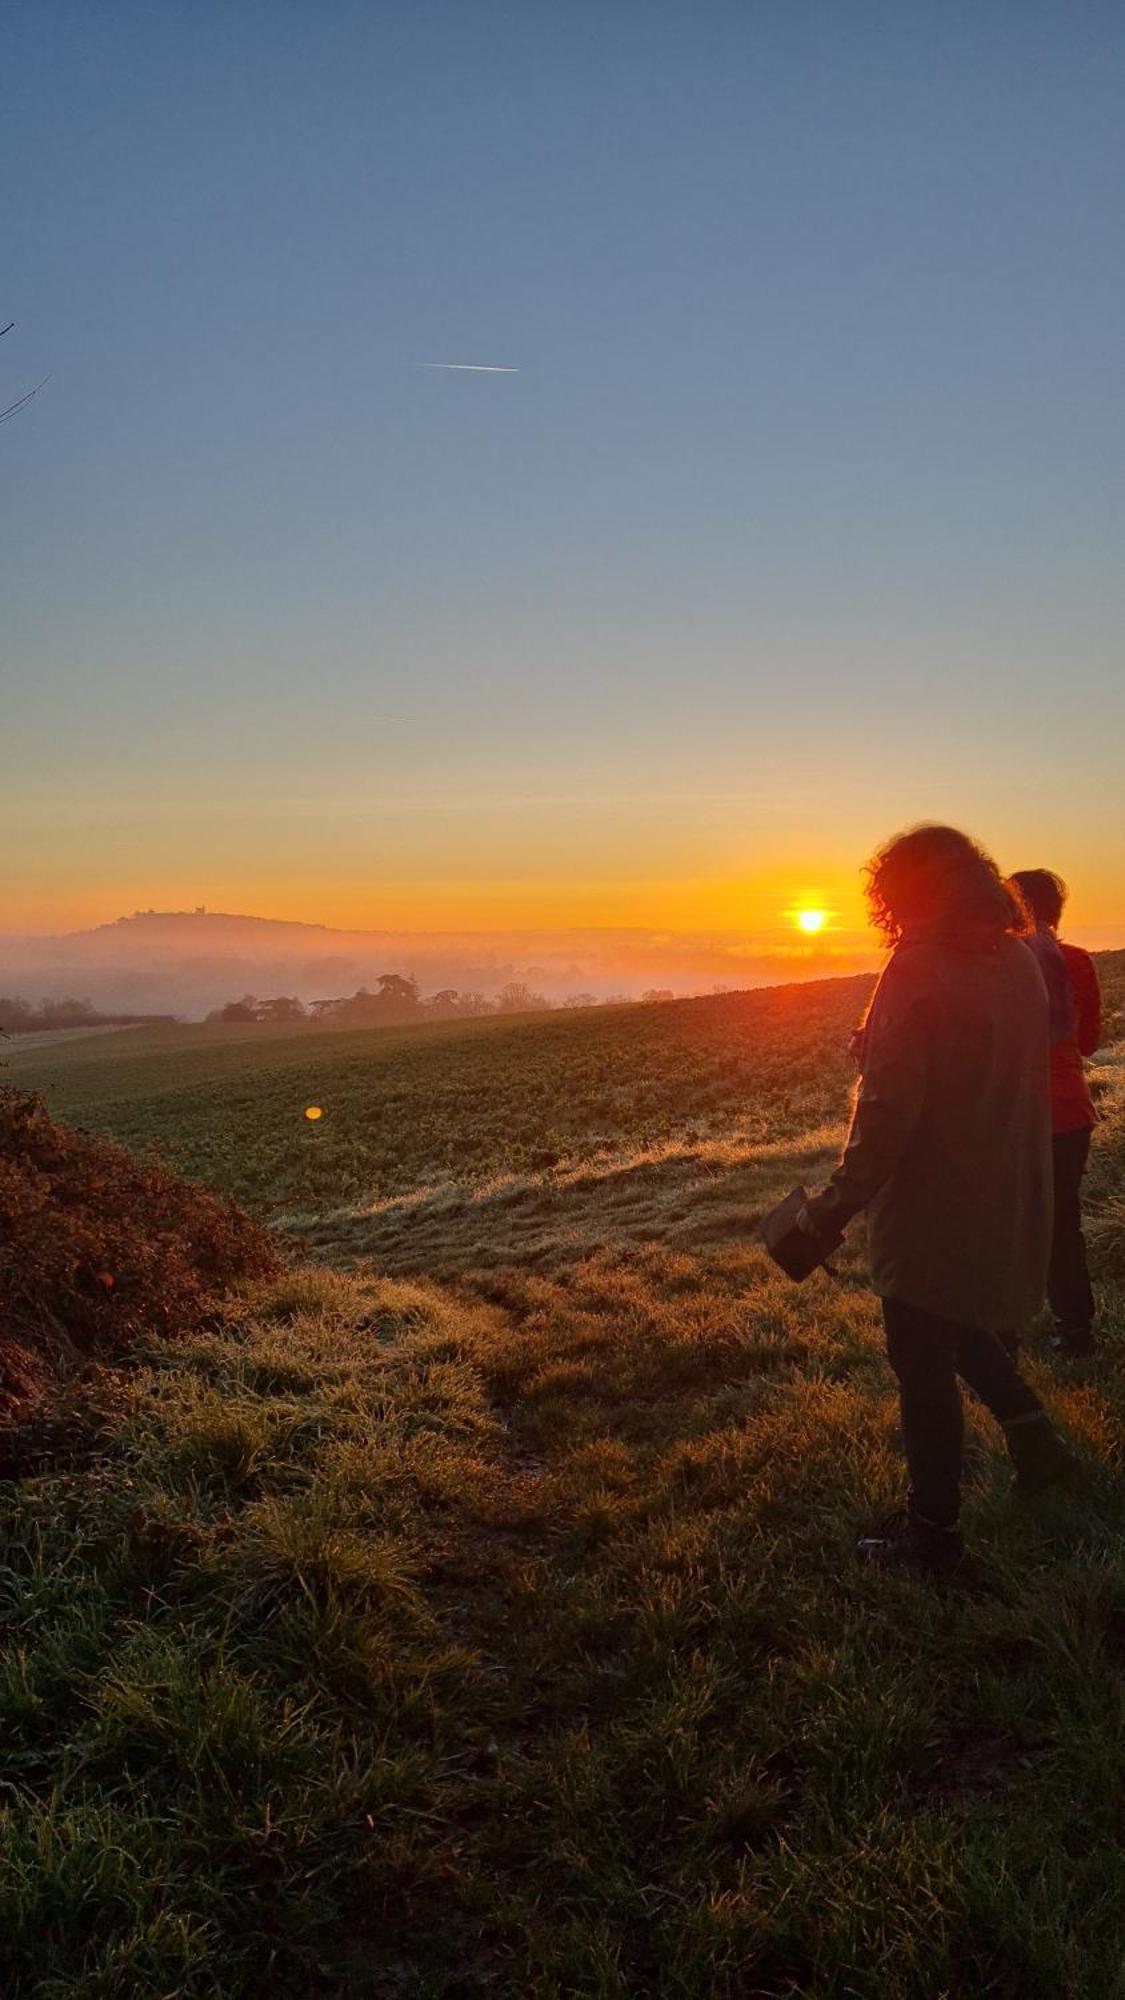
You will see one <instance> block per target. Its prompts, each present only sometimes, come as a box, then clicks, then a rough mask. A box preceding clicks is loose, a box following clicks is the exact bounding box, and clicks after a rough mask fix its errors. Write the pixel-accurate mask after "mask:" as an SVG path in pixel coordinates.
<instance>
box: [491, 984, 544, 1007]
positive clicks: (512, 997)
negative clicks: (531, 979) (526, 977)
mask: <svg viewBox="0 0 1125 2000" xmlns="http://www.w3.org/2000/svg"><path fill="white" fill-rule="evenodd" d="M550 1004H551V1003H550V1001H549V1000H548V998H547V996H546V994H545V993H533V992H532V990H531V988H530V986H525V984H524V982H523V980H522V979H509V981H508V983H507V985H506V986H502V987H501V988H500V991H499V993H498V994H497V995H496V1005H497V1008H498V1009H499V1011H500V1013H501V1014H540V1013H542V1012H543V1011H544V1009H545V1008H548V1007H549V1006H550Z"/></svg>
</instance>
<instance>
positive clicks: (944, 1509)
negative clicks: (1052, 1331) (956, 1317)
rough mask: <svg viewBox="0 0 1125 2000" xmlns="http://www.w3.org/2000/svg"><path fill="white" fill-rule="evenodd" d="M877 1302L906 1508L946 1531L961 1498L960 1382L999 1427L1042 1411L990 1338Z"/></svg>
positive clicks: (994, 1339) (976, 1330) (894, 1303)
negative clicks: (891, 1379) (897, 1413)
mask: <svg viewBox="0 0 1125 2000" xmlns="http://www.w3.org/2000/svg"><path fill="white" fill-rule="evenodd" d="M882 1303H883V1324H884V1326H885V1327H886V1331H887V1356H888V1359H889V1361H890V1364H891V1367H892V1368H893V1369H894V1371H895V1374H896V1375H897V1376H898V1387H899V1398H900V1401H901V1406H902V1441H903V1445H904V1447H905V1450H906V1467H907V1471H908V1472H909V1474H910V1506H911V1509H912V1511H913V1512H914V1513H916V1514H921V1515H922V1516H923V1517H924V1518H925V1519H926V1520H927V1521H933V1522H934V1523H935V1524H936V1525H937V1526H938V1527H942V1528H951V1527H952V1526H953V1525H954V1523H955V1522H956V1519H957V1511H958V1507H959V1505H960V1498H961V1435H962V1414H961V1391H960V1389H959V1388H958V1377H960V1379H961V1381H962V1382H966V1383H967V1384H968V1386H969V1388H970V1389H972V1390H973V1392H974V1394H976V1395H977V1396H979V1397H980V1400H981V1402H982V1403H983V1404H984V1406H985V1409H986V1410H991V1412H992V1415H993V1416H994V1417H995V1418H996V1420H997V1422H998V1423H1001V1424H1008V1423H1011V1422H1012V1421H1013V1419H1016V1418H1021V1417H1022V1418H1027V1417H1035V1416H1040V1415H1041V1414H1042V1411H1043V1405H1042V1403H1041V1402H1040V1401H1039V1398H1038V1396H1036V1395H1035V1393H1034V1391H1033V1390H1031V1389H1029V1388H1028V1386H1027V1383H1026V1382H1025V1381H1024V1380H1023V1379H1022V1377H1021V1376H1020V1374H1019V1372H1018V1370H1017V1368H1016V1365H1015V1362H1014V1361H1013V1360H1012V1357H1011V1355H1010V1354H1008V1352H1007V1351H1006V1349H1005V1348H1004V1347H1003V1346H1002V1344H1001V1342H1000V1341H999V1340H998V1338H997V1336H996V1335H995V1334H994V1333H982V1332H981V1331H980V1329H979V1328H978V1327H972V1326H958V1325H957V1324H956V1323H955V1322H954V1321H953V1320H948V1319H938V1318H936V1317H935V1315H934V1314H933V1313H927V1312H922V1311H921V1309H920V1308H919V1307H918V1306H907V1305H903V1304H902V1303H901V1302H900V1300H898V1299H884V1300H883V1302H882Z"/></svg>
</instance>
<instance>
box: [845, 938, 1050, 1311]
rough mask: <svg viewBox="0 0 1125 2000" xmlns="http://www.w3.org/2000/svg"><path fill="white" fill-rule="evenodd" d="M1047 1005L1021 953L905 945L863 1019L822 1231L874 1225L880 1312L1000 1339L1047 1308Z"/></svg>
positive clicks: (1013, 941) (1004, 944) (970, 944)
mask: <svg viewBox="0 0 1125 2000" xmlns="http://www.w3.org/2000/svg"><path fill="white" fill-rule="evenodd" d="M1048 1057H1049V1043H1048V1013H1047V993H1046V988H1045V986H1044V984H1043V979H1042V975H1041V974H1040V971H1039V968H1038V966H1037V965H1036V963H1035V960H1034V958H1033V957H1032V954H1031V952H1030V951H1029V950H1028V949H1027V946H1026V945H1024V944H1021V943H1020V941H1019V940H1018V939H1017V938H1013V937H1007V936H1004V937H1000V938H999V939H994V940H992V941H987V940H985V941H983V942H981V941H976V942H974V941H973V940H972V939H967V940H964V941H956V940H954V939H952V938H950V937H942V936H937V935H933V936H929V937H918V938H907V939H904V940H903V941H902V942H901V943H900V944H899V945H898V946H897V947H896V949H895V952H894V954H893V956H892V958H891V960H890V962H889V964H888V965H887V967H886V970H885V971H884V973H883V976H882V978H881V979H880V981H879V985H878V987H877V989H876V992H875V997H874V999H873V1001H872V1003H871V1008H870V1011H869V1013H868V1017H867V1024H866V1029H865V1034H864V1047H863V1059H862V1060H863V1074H862V1080H861V1082H860V1085H859V1089H858V1092H857V1096H856V1102H855V1109H854V1111H853V1114H852V1124H851V1131H850V1133H849V1135H848V1143H847V1147H846V1149H845V1152H844V1156H843V1159H842V1160H841V1162H840V1165H839V1166H838V1167H837V1169H836V1171H835V1173H834V1174H833V1176H832V1179H831V1181H830V1183H829V1185H828V1187H827V1188H826V1189H825V1190H824V1192H823V1194H820V1195H815V1196H814V1197H813V1198H812V1200H811V1201H810V1203H809V1212H810V1216H811V1218H812V1220H813V1221H814V1223H816V1224H817V1225H818V1226H819V1227H821V1228H825V1229H829V1228H832V1227H833V1226H837V1227H838V1226H840V1225H842V1224H843V1223H844V1222H846V1221H847V1219H848V1218H849V1217H850V1216H852V1215H854V1214H856V1213H857V1212H858V1211H859V1210H860V1209H863V1208H865V1209H866V1210H867V1228H868V1240H869V1246H870V1259H871V1277H872V1283H873V1284H874V1287H875V1290H876V1291H877V1292H878V1293H879V1295H880V1297H881V1298H893V1299H901V1300H902V1302H903V1303H904V1304H906V1305H912V1306H920V1307H921V1308H922V1309H923V1310H924V1311H926V1312H931V1313H936V1314H938V1315H939V1316H940V1317H941V1318H943V1319H950V1320H956V1321H958V1322H959V1323H960V1324H962V1325H965V1326H975V1327H984V1328H990V1329H992V1330H994V1331H1000V1330H1004V1329H1009V1328H1011V1329H1016V1328H1018V1327H1020V1326H1022V1325H1023V1323H1024V1321H1025V1320H1027V1319H1029V1318H1030V1317H1031V1315H1032V1314H1033V1313H1034V1312H1036V1311H1037V1310H1038V1309H1039V1307H1040V1305H1041V1304H1042V1300H1043V1289H1044V1284H1045V1280H1046V1275H1047V1257H1048V1252H1049V1247H1050V1238H1051V1199H1052V1195H1051V1119H1050V1096H1049V1063H1048Z"/></svg>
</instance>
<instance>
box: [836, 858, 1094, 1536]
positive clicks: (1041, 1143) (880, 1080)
mask: <svg viewBox="0 0 1125 2000" xmlns="http://www.w3.org/2000/svg"><path fill="white" fill-rule="evenodd" d="M867 874H868V884H867V899H868V905H869V909H870V913H871V918H872V921H873V923H874V924H875V925H876V927H877V928H878V929H879V930H881V931H882V933H883V936H884V938H885V940H886V942H887V945H888V946H889V948H890V958H889V961H888V963H887V965H886V967H885V969H884V971H883V974H882V976H881V978H880V980H879V984H878V987H877V989H876V992H875V995H874V998H873V1000H872V1003H871V1006H870V1008H869V1010H868V1013H867V1017H866V1021H865V1023H864V1027H863V1031H862V1038H861V1045H860V1049H859V1063H860V1080H859V1083H858V1086H857V1091H856V1098H855V1104H854V1109H853V1113H852V1121H851V1128H850V1131H849V1134H848V1139H847V1144H846V1146H845V1149H844V1153H843V1157H842V1158H841V1160H840V1163H839V1165H838V1166H837V1168H836V1170H835V1172H834V1173H833V1175H832V1177H831V1179H830V1181H829V1183H828V1186H827V1187H826V1188H825V1189H824V1190H823V1191H822V1192H821V1193H819V1194H815V1195H813V1196H811V1197H809V1198H808V1199H807V1201H806V1202H805V1204H804V1207H803V1210H802V1211H801V1212H800V1214H799V1217H798V1227H799V1229H800V1230H801V1231H803V1232H804V1233H805V1234H806V1235H808V1236H810V1237H811V1238H812V1239H813V1240H814V1245H815V1246H816V1247H819V1248H821V1249H822V1250H823V1254H824V1255H825V1256H827V1255H829V1254H830V1252H831V1249H832V1248H833V1247H834V1245H835V1244H836V1243H837V1242H838V1241H839V1239H840V1236H841V1234H842V1232H843V1229H844V1227H845V1226H846V1224H847V1223H848V1222H849V1221H850V1220H851V1218H852V1217H853V1216H854V1215H856V1214H858V1213H859V1211H860V1210H866V1213H867V1228H868V1242H869V1251H870V1264H871V1276H872V1282H873V1284H874V1288H875V1290H876V1292H877V1293H878V1294H879V1297H880V1299H881V1301H882V1307H883V1320H884V1326H885V1331H886V1340H887V1353H888V1358H889V1360H890V1363H891V1367H892V1369H893V1370H894V1373H895V1375H896V1376H897V1378H898V1385H899V1396H900V1403H901V1413H902V1435H903V1443H904V1447H905V1453H906V1462H907V1470H908V1473H909V1477H910V1491H909V1495H908V1499H907V1503H906V1506H905V1508H904V1509H900V1510H898V1511H897V1512H896V1513H895V1514H894V1515H893V1516H891V1517H890V1518H889V1519H888V1520H887V1521H884V1522H883V1523H881V1524H880V1525H879V1526H878V1527H877V1528H876V1529H875V1530H874V1531H873V1532H872V1533H871V1534H869V1535H866V1536H865V1537H864V1538H863V1540H862V1541H861V1542H860V1552H861V1554H862V1555H863V1556H864V1557H865V1558H866V1559H867V1560H869V1561H872V1562H877V1563H886V1564H891V1563H908V1564H911V1565H913V1566H915V1567H917V1568H920V1569H922V1570H924V1571H930V1572H934V1571H937V1572H946V1571H950V1570H953V1569H956V1568H957V1566H958V1565H959V1564H960V1562H961V1561H962V1558H963V1547H962V1542H961V1535H960V1531H959V1528H958V1513H959V1503H960V1482H961V1445H962V1422H963V1418H962V1406H961V1395H960V1390H959V1386H958V1382H959V1380H960V1381H961V1382H964V1383H967V1384H968V1386H969V1388H970V1389H972V1390H973V1391H974V1392H975V1393H976V1395H977V1396H979V1397H980V1399H981V1401H982V1402H983V1403H984V1405H985V1407H986V1408H987V1409H988V1410H989V1411H990V1412H991V1413H992V1415H993V1416H994V1417H995V1418H996V1420H997V1422H998V1423H999V1424H1000V1425H1001V1426H1002V1429H1003V1432H1004V1437H1005V1441H1006V1443H1007V1446H1008V1451H1009V1453H1010V1456H1011V1458H1012V1461H1013V1463H1014V1467H1015V1484H1016V1486H1017V1487H1018V1488H1019V1489H1020V1490H1022V1491H1034V1490H1037V1489H1039V1488H1040V1487H1042V1486H1045V1485H1047V1484H1049V1483H1050V1482H1052V1481H1054V1480H1056V1479H1058V1478H1060V1477H1063V1476H1065V1475H1066V1474H1068V1473H1069V1472H1071V1471H1072V1470H1073V1469H1074V1468H1075V1464H1076V1461H1075V1459H1074V1457H1073V1454H1072V1453H1071V1451H1070V1449H1069V1447H1068V1446H1067V1445H1066V1444H1065V1443H1064V1441H1063V1439H1062V1438H1061V1437H1060V1436H1059V1434H1058V1432H1057V1431H1056V1430H1055V1428H1054V1426H1053V1424H1052V1423H1051V1421H1050V1419H1049V1417H1048V1416H1047V1414H1046V1412H1045V1410H1044V1408H1043V1406H1042V1404H1041V1403H1040V1401H1039V1398H1038V1397H1037V1396H1036V1395H1035V1393H1034V1391H1033V1390H1032V1389H1031V1388H1030V1387H1029V1386H1028V1384H1027V1383H1026V1382H1025V1381H1024V1380H1023V1378H1022V1377H1021V1375H1020V1374H1019V1371H1018V1369H1017V1367H1016V1364H1015V1361H1014V1360H1013V1358H1012V1356H1011V1355H1010V1354H1009V1353H1008V1352H1007V1350H1006V1348H1005V1346H1004V1345H1003V1342H1002V1340H1001V1339H1000V1338H999V1336H1000V1335H1001V1334H1002V1333H1004V1332H1005V1331H1006V1330H1008V1329H1010V1328H1012V1327H1019V1326H1021V1325H1022V1324H1023V1322H1024V1321H1025V1320H1027V1319H1028V1318H1030V1317H1031V1315H1032V1314H1033V1313H1035V1312H1036V1311H1037V1310H1038V1309H1039V1306H1040V1304H1041V1302H1042V1298H1043V1290H1044V1282H1045V1279H1046V1274H1047V1246H1048V1244H1049V1241H1050V1224H1051V1182H1052V1176H1051V1131H1050V1110H1049V1102H1048V1089H1047V1078H1048V1047H1049V1037H1048V1005H1047V995H1046V990H1045V988H1044V983H1043V977H1042V974H1041V972H1040V970H1039V967H1038V965H1037V964H1036V961H1035V958H1034V957H1033V955H1032V953H1031V951H1030V950H1029V949H1028V946H1027V944H1026V943H1025V942H1024V941H1023V939H1022V937H1021V935H1020V933H1021V931H1022V930H1023V929H1024V928H1025V925H1026V918H1025V914H1024V911H1023V909H1022V907H1021V905H1020V903H1019V901H1018V900H1017V898H1016V896H1015V895H1014V894H1013V893H1012V891H1011V890H1010V889H1009V888H1008V887H1006V885H1005V883H1004V882H1003V880H1002V878H1001V876H1000V872H999V870H998V869H997V867H996V864H995V862H994V861H993V860H992V859H991V857H990V856H989V855H988V854H986V853H985V851H984V850H983V848H981V847H979V846H978V845H977V844H976V842H975V841H973V840H971V839H969V837H968V835H966V834H964V833H960V832H958V831H957V829H956V828H954V827H948V826H919V827H915V828H914V829H913V830H912V831H911V832H909V833H904V834H900V835H899V836H898V838H897V839H894V840H892V841H890V842H889V843H888V845H887V846H885V847H883V848H882V849H880V851H879V852H878V853H877V854H876V855H875V857H874V859H873V860H872V861H871V862H870V863H869V865H868V871H867ZM814 1254H815V1249H814Z"/></svg>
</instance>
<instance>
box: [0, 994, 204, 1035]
mask: <svg viewBox="0 0 1125 2000" xmlns="http://www.w3.org/2000/svg"><path fill="white" fill-rule="evenodd" d="M172 1019H173V1016H172V1015H171V1014H102V1013H100V1012H99V1010H98V1009H97V1008H96V1007H95V1006H94V1004H93V1002H92V1001H90V1000H40V1002H39V1004H38V1006H35V1005H33V1003H32V1002H31V1001H30V1000H14V999H12V1000H6V999H3V998H0V1030H2V1031H3V1033H4V1034H6V1035H28V1034H31V1033H32V1032H33V1031H35V1032H36V1033H38V1032H40V1031H41V1030H42V1029H44V1028H135V1027H140V1026H141V1025H142V1024H143V1023H145V1022H153V1021H171V1020H172Z"/></svg>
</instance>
